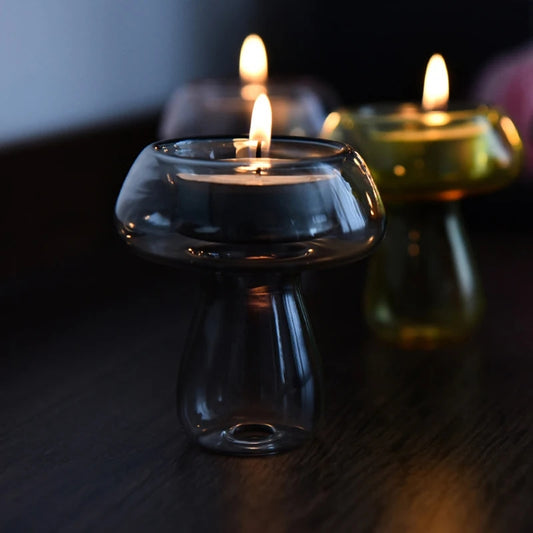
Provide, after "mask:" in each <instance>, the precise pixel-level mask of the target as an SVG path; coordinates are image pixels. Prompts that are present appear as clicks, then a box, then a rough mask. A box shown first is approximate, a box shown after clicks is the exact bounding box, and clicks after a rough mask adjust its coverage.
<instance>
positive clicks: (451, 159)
mask: <svg viewBox="0 0 533 533" xmlns="http://www.w3.org/2000/svg"><path fill="white" fill-rule="evenodd" d="M323 135H324V137H327V138H332V139H336V140H339V141H343V142H347V143H350V144H351V145H353V146H354V147H355V148H356V149H357V150H358V151H359V152H360V153H361V154H362V155H363V157H364V158H365V160H366V162H367V164H368V166H369V168H370V170H371V172H372V175H373V177H374V179H375V181H376V184H377V186H378V188H379V190H380V193H381V195H382V198H383V201H384V203H385V206H386V209H387V221H388V223H387V235H386V237H385V239H384V241H383V244H382V245H381V246H380V249H379V250H378V251H377V253H376V254H375V255H374V256H373V257H372V258H371V260H370V261H369V272H368V279H367V283H366V287H365V315H366V319H367V322H368V324H369V326H370V328H371V329H372V330H373V331H374V332H375V333H376V334H377V336H378V337H381V338H382V339H384V340H387V341H391V342H393V343H395V344H399V345H401V346H403V347H406V348H410V347H415V348H432V347H435V346H438V345H442V344H445V343H447V342H450V341H460V340H462V339H464V338H465V337H467V336H468V335H469V334H470V333H471V332H472V331H473V330H474V329H475V327H476V326H477V325H478V323H479V321H480V319H481V317H482V316H483V308H484V295H483V290H482V287H481V283H480V280H479V276H478V274H477V273H476V266H475V261H474V257H473V254H472V252H471V249H470V244H469V242H468V237H467V234H466V231H465V228H464V223H463V222H462V219H461V214H460V210H459V200H460V199H461V198H463V197H465V196H466V195H473V194H479V193H486V192H490V191H493V190H496V189H498V188H500V187H504V186H506V185H507V184H509V183H510V182H511V181H512V180H513V179H514V178H515V177H516V176H517V175H518V173H519V169H520V165H521V159H522V143H521V140H520V138H519V135H518V133H517V130H516V128H515V127H514V124H513V123H512V121H511V120H510V119H509V118H508V117H507V116H505V115H503V114H502V113H501V112H500V111H499V110H497V109H495V108H491V107H487V106H482V105H480V106H477V107H471V108H453V107H448V109H447V110H446V111H426V110H424V109H422V108H421V107H420V106H418V105H416V104H401V105H386V104H378V105H369V106H363V107H360V108H357V109H343V110H339V111H338V112H336V113H334V114H332V115H330V116H329V117H328V119H327V120H326V122H325V125H324V129H323Z"/></svg>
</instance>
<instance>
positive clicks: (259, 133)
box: [250, 94, 272, 156]
mask: <svg viewBox="0 0 533 533" xmlns="http://www.w3.org/2000/svg"><path fill="white" fill-rule="evenodd" d="M271 137H272V106H271V105H270V100H269V98H268V96H267V95H266V94H260V95H259V96H258V97H257V98H256V100H255V103H254V108H253V111H252V120H251V121H250V141H257V143H258V146H259V148H260V152H261V155H262V156H265V155H267V154H268V151H269V149H270V139H271ZM259 143H260V145H259Z"/></svg>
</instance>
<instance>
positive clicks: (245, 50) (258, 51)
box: [239, 33, 268, 84]
mask: <svg viewBox="0 0 533 533" xmlns="http://www.w3.org/2000/svg"><path fill="white" fill-rule="evenodd" d="M239 74H240V76H241V81H242V82H243V83H253V84H263V83H265V82H266V80H267V77H268V63H267V53H266V49H265V45H264V43H263V40H262V39H261V37H259V35H257V34H255V33H251V34H250V35H248V37H246V39H244V41H243V43H242V46H241V55H240V59H239Z"/></svg>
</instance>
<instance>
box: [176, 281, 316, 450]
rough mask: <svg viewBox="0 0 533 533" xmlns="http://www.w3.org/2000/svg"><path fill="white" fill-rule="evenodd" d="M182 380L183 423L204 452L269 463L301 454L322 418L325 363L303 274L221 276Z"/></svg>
mask: <svg viewBox="0 0 533 533" xmlns="http://www.w3.org/2000/svg"><path fill="white" fill-rule="evenodd" d="M213 281H214V283H213V285H212V286H211V287H208V288H206V290H205V293H204V295H205V299H204V302H203V304H202V305H201V306H200V308H199V309H198V313H197V315H196V317H195V318H194V319H193V322H192V325H191V330H190V333H189V337H188V340H187V343H186V348H185V351H184V354H183V356H182V361H181V365H180V369H179V375H178V387H177V405H178V413H179V417H180V419H181V423H182V425H183V426H184V428H185V429H186V430H187V431H188V432H189V433H190V434H191V435H192V437H193V438H194V439H195V440H196V441H197V442H198V443H199V444H200V445H202V446H204V447H206V448H209V449H211V450H215V451H218V452H224V453H228V454H235V455H265V454H272V453H277V452H280V451H283V450H286V449H290V448H294V447H296V446H299V445H300V444H302V443H303V442H304V441H306V440H307V438H308V437H310V436H311V434H312V432H313V429H314V427H315V423H316V421H317V419H318V417H319V414H320V410H321V408H320V404H321V400H320V397H321V385H320V381H321V378H320V372H319V369H318V364H319V356H318V350H317V347H316V343H315V341H314V337H313V334H312V330H311V326H310V322H309V319H308V316H307V312H306V309H305V306H304V303H303V299H302V295H301V291H300V280H299V276H298V275H297V274H290V275H285V274H283V275H282V274H273V273H259V274H258V273H256V272H254V273H235V272H223V273H221V272H217V273H216V275H215V278H214V280H213Z"/></svg>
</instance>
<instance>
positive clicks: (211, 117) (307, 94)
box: [159, 34, 337, 139]
mask: <svg viewBox="0 0 533 533" xmlns="http://www.w3.org/2000/svg"><path fill="white" fill-rule="evenodd" d="M262 93H264V94H267V95H268V97H269V99H270V102H271V105H272V110H273V117H274V121H273V124H272V133H273V134H274V135H293V136H304V135H305V136H311V137H312V136H316V135H317V134H318V132H319V131H320V128H321V127H322V123H323V121H324V118H325V117H326V115H327V113H328V112H329V111H330V110H331V108H332V107H333V106H334V105H335V104H336V101H337V96H336V95H335V94H334V91H333V90H332V89H331V88H330V87H328V86H327V85H326V84H324V83H321V82H318V81H317V80H313V79H284V80H281V79H278V80H275V79H269V77H268V60H267V53H266V48H265V45H264V43H263V41H262V39H261V37H260V36H259V35H256V34H251V35H248V36H247V37H246V39H244V41H243V43H242V47H241V53H240V59H239V79H238V80H225V79H201V80H196V81H191V82H189V83H187V84H185V85H183V86H182V87H179V88H178V89H176V91H174V93H173V94H172V95H171V97H170V99H169V101H168V102H167V104H166V105H165V109H164V111H163V114H162V117H161V122H160V126H159V136H160V138H165V139H168V138H175V137H191V136H197V135H210V136H213V135H228V134H229V135H233V134H241V133H244V132H246V131H247V129H248V121H249V118H250V114H251V112H252V108H253V105H254V102H255V100H256V98H257V96H259V94H262Z"/></svg>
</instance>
